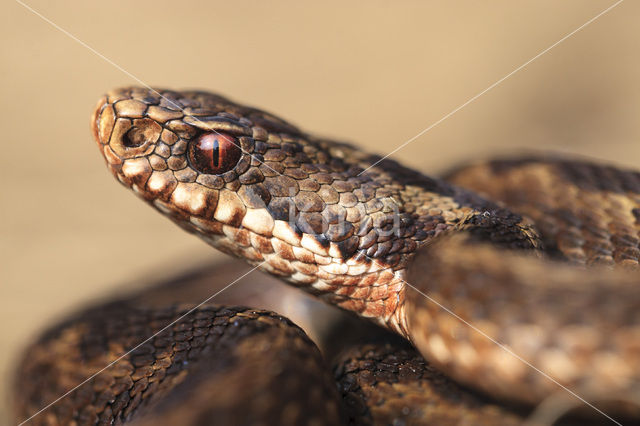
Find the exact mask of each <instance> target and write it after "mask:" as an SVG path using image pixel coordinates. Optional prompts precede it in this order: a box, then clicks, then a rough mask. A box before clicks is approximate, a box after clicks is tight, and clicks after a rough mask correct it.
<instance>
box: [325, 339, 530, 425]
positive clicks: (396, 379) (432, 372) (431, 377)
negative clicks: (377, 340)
mask: <svg viewBox="0 0 640 426" xmlns="http://www.w3.org/2000/svg"><path fill="white" fill-rule="evenodd" d="M334 374H335V377H336V380H337V382H338V386H339V389H340V392H341V393H342V395H343V398H344V401H345V409H346V412H347V417H348V423H349V424H353V425H391V424H394V425H395V424H412V425H496V424H500V425H520V424H522V423H523V422H524V420H525V418H524V417H523V416H522V413H519V412H517V411H514V410H513V409H509V408H504V407H500V406H499V405H496V404H495V403H492V402H490V401H487V400H486V398H483V397H481V396H478V395H474V394H473V393H471V392H469V391H468V390H465V389H463V388H461V387H460V386H458V385H457V384H456V383H454V382H453V381H451V379H449V378H447V377H446V376H444V375H443V374H442V373H440V372H439V371H438V370H436V369H435V368H433V367H432V366H431V365H429V364H428V363H427V362H426V361H425V360H424V358H422V357H421V356H420V354H419V353H418V352H416V350H415V349H413V348H412V347H411V346H409V345H408V344H402V343H386V344H364V345H361V346H355V347H352V348H350V349H349V350H348V351H346V352H345V353H343V354H342V355H341V356H340V357H339V358H338V360H337V367H336V368H335V369H334Z"/></svg>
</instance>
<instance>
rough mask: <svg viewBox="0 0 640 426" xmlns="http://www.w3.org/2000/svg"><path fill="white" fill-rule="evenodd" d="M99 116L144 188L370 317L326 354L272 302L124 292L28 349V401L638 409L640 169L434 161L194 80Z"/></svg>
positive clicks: (375, 410)
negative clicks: (362, 336) (371, 146)
mask: <svg viewBox="0 0 640 426" xmlns="http://www.w3.org/2000/svg"><path fill="white" fill-rule="evenodd" d="M91 129H92V132H93V136H94V139H95V141H96V143H97V146H98V149H99V151H100V153H101V154H102V156H103V158H104V160H105V163H106V166H107V168H108V170H109V171H110V172H111V174H113V176H114V177H115V178H116V179H117V180H118V181H119V182H120V183H121V184H122V185H124V186H125V187H126V188H128V189H130V190H131V191H132V192H133V193H134V194H135V195H137V196H138V197H139V198H141V199H142V200H144V201H145V202H146V203H148V204H149V205H151V206H152V207H153V208H154V209H156V210H157V211H159V212H160V213H161V214H163V215H164V216H166V217H167V218H169V219H170V220H171V221H172V222H174V223H175V224H177V225H178V226H180V227H181V228H183V229H184V230H186V231H187V232H189V233H191V234H194V235H196V236H198V237H199V238H201V239H202V240H204V241H205V242H206V243H208V244H209V245H211V246H213V247H215V248H216V249H218V250H220V251H222V252H224V253H226V254H229V255H231V256H232V257H235V258H239V259H241V260H243V261H245V262H247V263H248V264H249V265H251V267H252V268H251V269H250V271H252V270H254V269H258V270H260V271H263V272H266V273H267V274H268V275H271V276H275V277H276V278H277V279H278V280H280V281H283V282H286V283H288V284H289V285H291V286H293V287H295V288H296V289H300V290H302V291H304V292H306V293H308V294H310V295H312V296H314V297H315V298H317V299H319V300H321V301H323V302H325V303H328V304H330V305H333V306H337V307H338V308H340V309H341V310H343V311H347V312H350V313H353V314H352V315H348V316H347V319H346V320H345V321H346V322H345V323H344V324H343V325H341V326H338V327H337V329H336V330H335V331H334V335H348V334H352V335H353V334H354V333H355V334H357V333H358V332H357V330H358V329H359V327H360V326H359V325H354V324H359V323H361V322H362V320H361V319H362V318H364V319H366V320H368V321H367V323H368V324H369V325H367V327H370V329H368V330H369V331H368V332H367V333H368V336H369V338H368V340H366V341H365V340H361V341H360V342H359V343H358V344H356V345H352V346H351V347H345V348H343V349H344V350H343V352H342V354H341V355H340V356H338V357H337V358H336V359H334V360H333V361H334V364H333V369H331V368H329V367H328V364H329V362H331V360H327V359H325V357H324V356H323V354H322V352H321V351H320V350H319V349H318V348H317V347H316V345H315V344H314V342H313V341H312V340H310V339H309V338H308V337H307V335H306V334H305V333H304V331H303V330H302V329H300V328H299V327H298V326H296V325H295V324H294V323H292V322H291V321H290V320H288V319H287V318H285V317H283V316H282V315H279V314H277V313H275V312H271V311H268V310H260V309H255V308H250V307H243V306H224V305H215V304H210V303H206V304H200V305H197V306H196V307H192V306H185V305H184V304H178V303H174V304H171V303H169V304H168V305H167V306H164V307H158V306H147V305H146V304H145V303H144V300H143V299H144V298H143V297H141V296H140V295H137V296H136V297H133V296H129V297H121V298H119V299H116V300H112V301H109V302H106V303H102V304H98V305H96V306H92V307H91V308H88V309H85V310H82V311H80V312H78V313H76V314H74V315H72V316H71V317H69V318H67V319H65V320H64V321H62V322H61V323H60V324H57V325H55V326H53V327H51V328H50V329H49V330H47V331H46V332H45V333H43V335H41V336H40V337H39V338H38V339H36V340H35V341H34V342H33V343H32V344H31V345H30V346H29V347H28V348H27V349H26V351H25V355H24V356H23V358H22V361H21V363H20V366H19V367H18V368H17V374H16V377H17V378H18V379H17V380H16V385H15V392H14V393H15V396H14V402H15V404H14V406H15V407H16V410H15V411H16V413H17V414H16V418H17V419H19V420H20V421H22V420H24V419H27V420H28V421H29V422H31V423H33V424H47V425H61V424H74V425H80V424H122V423H128V422H133V423H135V424H317V425H320V424H524V423H525V422H526V421H530V419H531V417H530V416H531V413H532V412H534V413H536V412H538V411H536V408H535V407H541V406H545V407H552V406H554V405H553V404H554V401H558V400H563V401H566V400H567V399H568V400H571V401H572V403H571V404H569V405H570V406H571V407H573V408H575V410H573V408H572V410H573V411H575V413H574V414H575V415H577V416H578V417H580V416H584V418H587V417H592V418H593V419H595V421H596V424H605V422H613V424H615V422H617V420H615V419H616V418H618V417H617V416H620V417H619V418H629V419H636V421H637V419H638V418H640V408H639V406H638V403H637V402H638V399H639V398H640V288H639V287H638V283H637V281H638V277H639V274H638V270H639V269H640V268H639V266H638V262H639V261H640V239H639V235H640V173H638V172H636V171H632V170H626V169H622V168H619V167H614V166H610V165H606V164H601V163H599V162H597V161H594V160H589V159H576V158H568V157H564V156H558V155H548V154H541V155H533V156H526V157H504V158H499V159H493V160H477V161H473V162H471V163H469V164H467V165H463V166H460V167H458V168H456V169H453V170H451V171H449V172H448V173H446V174H445V175H444V176H443V177H442V178H436V177H430V176H428V175H426V174H423V173H421V172H420V171H417V170H413V169H411V168H408V167H405V166H403V165H401V164H399V163H398V162H396V161H393V160H391V159H388V158H386V157H380V156H378V155H375V154H370V153H366V152H364V151H362V150H361V149H359V148H357V147H356V146H354V145H351V144H348V143H343V142H338V141H333V140H329V139H326V138H321V137H316V136H314V135H311V134H308V133H306V132H304V131H302V130H300V129H299V128H298V127H296V126H294V125H293V124H290V123H289V122H287V121H285V120H284V119H282V118H279V117H277V116H276V115H273V114H271V113H268V112H265V111H263V110H260V109H256V108H253V107H249V106H245V105H242V104H239V103H236V102H234V101H231V100H229V99H227V98H225V97H223V96H220V95H217V94H213V93H210V92H206V91H197V90H185V91H175V90H168V89H151V88H145V87H126V88H120V89H115V90H112V91H110V92H108V93H107V94H106V95H104V96H103V97H102V98H101V99H100V100H99V102H98V104H97V106H96V107H95V110H94V112H93V114H92V117H91ZM440 149H444V147H441V148H440ZM427 155H429V156H437V155H438V153H437V150H434V151H432V152H429V153H428V154H427ZM115 208H116V207H115V206H114V209H115ZM132 226H134V225H132ZM161 249H162V248H159V250H161ZM127 252H129V253H127ZM131 253H136V255H138V254H139V253H137V251H136V248H135V247H130V248H125V250H124V253H123V255H130V254H131ZM148 255H152V254H149V253H148ZM116 267H117V266H116ZM221 268H224V266H222V267H221ZM217 274H218V273H216V272H214V273H212V276H211V277H210V278H209V281H210V282H211V283H213V282H215V280H216V275H217ZM256 281H257V282H256V285H259V284H260V283H259V279H256ZM223 284H224V283H223ZM173 285H174V287H173V291H174V293H176V294H178V293H179V292H180V288H181V287H180V285H181V284H180V283H174V284H173ZM221 285H222V284H221ZM150 294H152V293H146V294H145V296H149V295H150ZM168 299H171V297H169V298H168ZM207 301H209V300H207ZM169 302H171V300H169ZM318 321H320V320H318ZM105 366H106V367H105ZM94 373H95V374H94ZM92 374H93V375H92ZM87 377H89V379H87ZM65 392H66V393H65ZM60 395H64V397H63V398H59V399H56V398H58V397H60ZM563 398H564V399H563ZM52 401H53V402H52ZM43 407H44V409H43ZM562 415H564V414H560V415H559V417H562ZM528 418H529V420H527V419H528ZM555 420H557V419H554V420H551V421H549V424H551V423H552V422H553V421H555ZM599 422H602V423H599ZM578 424H580V423H578Z"/></svg>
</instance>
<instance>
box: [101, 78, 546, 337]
mask: <svg viewBox="0 0 640 426" xmlns="http://www.w3.org/2000/svg"><path fill="white" fill-rule="evenodd" d="M159 93H160V95H161V96H160V95H159V94H158V93H154V92H152V91H149V90H146V89H140V88H125V89H118V90H114V91H112V92H110V93H108V94H107V95H106V96H105V97H104V98H103V99H102V100H101V101H100V102H99V104H98V107H97V108H96V111H95V113H94V117H93V119H92V124H93V129H94V133H95V137H96V141H97V142H98V146H99V147H100V150H101V151H102V153H103V155H104V157H105V159H106V161H107V165H108V167H109V169H110V170H111V172H112V173H113V174H114V175H115V176H116V177H117V178H118V179H119V180H120V181H121V182H122V183H123V184H124V185H126V186H128V187H130V188H131V189H133V190H134V191H135V192H136V193H137V194H138V195H140V196H141V197H142V198H144V199H145V200H147V201H149V202H150V203H152V204H153V205H154V206H155V207H156V208H157V209H159V210H160V211H162V212H163V213H164V214H166V215H168V216H169V217H170V218H172V219H173V220H174V221H175V222H176V223H177V224H178V225H180V226H181V227H183V228H184V229H186V230H187V231H189V232H193V233H196V234H198V235H199V236H200V237H201V238H203V239H204V240H205V241H207V242H208V243H210V244H211V245H213V246H214V247H216V248H218V249H220V250H222V251H225V252H227V253H230V254H233V255H235V256H238V257H240V258H243V259H245V260H247V261H249V262H251V263H254V264H258V263H260V262H265V263H264V264H263V265H261V268H262V269H264V270H267V271H268V272H270V273H272V274H275V275H277V276H280V277H282V278H283V279H285V280H287V281H289V282H291V283H293V284H294V285H296V286H299V287H302V288H304V289H305V290H307V291H309V292H311V293H312V294H315V295H319V296H321V297H322V298H323V299H325V300H327V301H328V302H330V303H334V304H337V305H339V306H341V307H343V308H345V309H348V310H352V311H355V312H357V313H359V314H361V315H363V316H366V317H370V318H374V319H375V320H377V321H378V322H380V323H382V324H385V325H387V326H389V327H390V328H392V329H395V330H397V331H399V332H400V333H404V334H406V324H405V323H406V319H405V318H404V314H403V303H404V302H403V301H404V289H403V287H404V286H403V283H402V281H401V280H400V278H401V276H402V275H403V273H404V270H405V268H406V264H407V261H408V259H409V258H410V256H411V255H412V254H413V252H414V251H415V250H416V248H417V247H419V246H420V245H421V244H422V243H424V242H425V241H427V240H428V239H429V238H431V237H433V236H435V235H437V234H439V233H441V232H443V231H445V230H447V229H451V228H454V227H457V226H461V224H462V223H465V224H466V226H475V225H474V223H475V222H474V221H473V220H471V219H472V218H473V216H474V215H478V214H481V213H482V214H488V215H490V216H491V217H503V218H505V219H506V218H509V219H508V220H510V222H512V223H513V224H520V222H521V218H520V216H518V215H515V214H513V213H510V212H508V211H506V210H504V209H501V208H500V207H498V206H497V205H495V204H493V203H492V202H489V201H486V200H484V199H482V198H480V197H478V196H476V195H474V194H473V193H470V192H467V191H464V190H462V189H460V188H456V187H453V186H451V185H449V184H447V183H445V182H443V181H439V180H434V179H431V178H429V177H427V176H424V175H422V174H420V173H417V172H415V171H413V170H410V169H406V168H404V167H402V166H400V165H399V164H397V163H395V162H393V161H390V160H385V161H383V162H381V163H380V164H378V165H376V167H374V168H372V169H371V170H368V171H367V172H366V173H362V172H363V171H364V168H365V167H368V166H369V165H370V164H372V163H373V162H375V161H376V160H377V159H378V158H377V157H375V156H372V155H369V154H366V153H363V152H361V151H359V150H357V149H355V148H353V147H352V146H350V145H347V144H342V143H338V142H334V141H328V140H321V139H317V138H314V137H312V136H309V135H307V134H305V133H304V132H302V131H300V130H298V129H297V128H295V127H294V126H292V125H290V124H288V123H286V122H284V121H283V120H280V119H278V118H276V117H274V116H273V115H271V114H268V113H265V112H263V111H259V110H257V109H254V108H249V107H245V106H241V105H238V104H236V103H233V102H231V101H229V100H227V99H225V98H223V97H220V96H217V95H213V94H209V93H205V92H173V91H167V90H161V91H160V92H159ZM132 132H133V134H134V136H135V137H134V138H133V139H135V140H137V141H138V142H139V143H136V144H134V145H135V146H130V145H131V144H130V143H128V142H127V141H129V140H130V139H131V133H132ZM203 132H205V133H206V132H223V133H225V134H227V135H232V136H234V137H235V138H236V140H237V142H238V144H239V146H240V147H241V148H242V151H243V155H242V156H241V158H240V160H239V162H238V163H237V165H236V166H235V167H234V168H232V169H231V170H229V171H227V172H224V173H221V174H220V175H210V174H204V173H200V172H198V170H197V169H196V168H194V165H192V164H190V162H189V159H188V158H187V155H186V151H187V148H188V146H189V144H190V143H191V141H193V140H194V138H196V137H197V136H198V135H200V134H202V133H203ZM482 222H483V225H481V226H485V227H486V226H490V225H491V224H495V223H496V221H492V220H483V221H482ZM514 229H515V228H514ZM524 233H525V234H527V233H526V232H524ZM531 235H533V234H531ZM527 238H529V237H527ZM533 238H534V239H535V237H533Z"/></svg>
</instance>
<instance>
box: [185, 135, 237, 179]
mask: <svg viewBox="0 0 640 426" xmlns="http://www.w3.org/2000/svg"><path fill="white" fill-rule="evenodd" d="M188 155H189V161H190V162H191V165H192V166H193V167H194V168H195V169H196V170H198V171H199V172H201V173H206V174H211V175H219V174H221V173H224V172H227V171H229V170H231V169H232V168H233V167H234V166H235V165H236V164H238V161H239V160H240V156H241V155H242V150H240V145H239V144H238V141H236V139H235V138H234V137H232V136H229V135H226V134H223V133H205V134H203V135H200V136H198V137H197V138H196V139H195V140H193V141H192V142H191V144H190V145H189V153H188Z"/></svg>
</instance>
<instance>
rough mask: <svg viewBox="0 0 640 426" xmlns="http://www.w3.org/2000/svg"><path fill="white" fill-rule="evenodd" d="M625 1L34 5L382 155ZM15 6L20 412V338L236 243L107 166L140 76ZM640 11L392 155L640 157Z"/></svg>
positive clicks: (7, 149) (6, 188)
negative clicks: (97, 130)
mask: <svg viewBox="0 0 640 426" xmlns="http://www.w3.org/2000/svg"><path fill="white" fill-rule="evenodd" d="M613 3H614V1H611V0H597V1H596V0H591V1H586V0H571V1H570V0H564V1H562V2H557V1H540V0H536V1H519V2H513V1H509V0H504V1H491V2H476V1H456V2H444V1H443V2H405V3H399V2H368V3H367V6H365V4H364V3H344V2H322V3H321V4H322V6H320V5H312V6H309V5H302V4H300V3H299V2H275V3H273V2H272V3H269V4H268V5H267V4H266V2H257V1H256V2H230V1H226V2H206V3H205V2H193V3H189V2H164V3H163V2H157V1H154V2H151V1H138V2H135V3H131V2H125V1H109V2H101V3H100V4H97V5H96V4H94V3H93V2H74V3H71V2H65V3H59V2H58V3H56V4H53V3H51V2H45V1H39V0H38V1H36V0H31V1H29V2H28V4H29V5H30V6H32V7H33V8H34V9H36V10H37V11H38V12H40V13H41V14H42V15H44V16H46V17H47V18H48V19H50V20H51V21H53V22H55V23H56V24H58V25H60V26H61V27H62V28H64V29H66V30H68V31H69V32H70V33H72V34H73V35H74V36H76V37H77V38H78V39H80V40H82V41H83V42H85V43H87V44H88V45H90V46H91V47H93V48H94V49H95V50H96V51H98V52H100V53H101V54H103V55H104V56H106V57H107V58H109V59H111V60H112V61H114V62H115V63H117V64H118V65H120V66H121V67H122V68H124V69H125V70H127V71H128V72H130V73H132V74H133V75H135V76H137V77H139V78H140V79H142V80H143V81H145V82H146V83H148V84H151V85H158V86H165V87H171V88H185V87H192V88H193V87H196V88H204V89H211V90H215V91H218V92H220V93H223V94H226V95H228V96H230V97H232V98H234V99H237V100H239V101H243V102H246V103H249V104H253V105H256V106H259V107H262V108H265V109H267V110H269V111H272V112H275V113H277V114H279V115H282V116H283V117H285V118H287V119H289V120H291V121H292V122H294V123H296V124H299V125H300V126H302V127H304V128H305V129H309V130H311V131H314V132H317V133H321V134H323V135H327V136H334V137H337V138H341V139H344V140H350V141H354V142H357V143H358V144H360V145H361V146H363V147H364V148H366V149H368V150H372V151H376V152H378V153H381V154H385V153H387V152H389V151H391V150H392V149H394V148H396V147H397V146H398V145H399V144H401V143H403V142H404V141H406V140H407V139H409V138H411V137H412V136H414V135H415V134H416V133H418V132H420V131H421V130H423V129H424V128H426V127H427V126H430V125H431V124H433V123H434V122H436V121H437V120H439V119H440V118H442V117H443V116H444V115H446V114H447V113H449V112H450V111H452V110H453V109H454V108H456V107H458V106H459V105H461V104H462V103H464V102H466V101H467V100H468V99H470V98H471V97H473V96H474V95H476V94H477V93H479V92H481V91H482V90H484V89H485V88H487V87H488V86H490V85H491V84H493V83H494V82H495V81H497V80H498V79H500V78H502V77H503V76H505V75H506V74H508V73H510V72H511V71H513V70H514V69H515V68H517V67H518V66H520V65H521V64H523V63H524V62H526V61H527V60H529V59H530V58H532V57H533V56H535V55H537V54H538V53H539V52H541V51H542V50H543V49H545V48H547V47H549V46H550V45H552V44H553V43H555V42H556V41H558V40H559V39H561V38H562V37H564V36H565V35H566V34H568V33H570V32H571V31H573V30H574V29H576V28H577V27H579V26H580V25H582V24H583V23H585V22H586V21H588V20H589V19H591V18H593V17H594V16H595V15H597V14H598V13H599V12H601V11H602V10H604V9H606V8H607V7H608V6H610V5H612V4H613ZM0 15H1V16H2V17H1V18H0V22H1V23H2V25H1V26H0V31H1V33H2V37H1V42H0V43H1V46H2V62H1V78H0V87H1V90H2V101H1V103H0V108H1V114H0V117H1V120H2V121H1V124H2V140H1V142H0V143H1V144H2V151H1V154H0V173H1V174H2V176H1V179H2V186H1V188H2V192H1V198H0V203H1V204H0V205H1V210H0V212H1V220H0V258H1V259H2V261H1V262H2V263H1V265H0V271H1V272H0V283H1V287H0V307H1V309H0V333H1V336H2V341H1V343H0V348H2V349H1V350H0V374H1V377H2V379H1V384H2V392H0V400H2V404H3V405H1V406H0V410H1V411H6V405H4V401H5V399H6V390H7V388H8V387H9V379H8V378H9V377H10V375H11V372H12V366H14V365H15V362H16V357H17V356H18V354H19V350H20V348H21V347H22V346H23V345H24V344H25V343H26V342H27V341H28V340H29V339H30V338H33V336H34V335H35V334H36V333H37V332H38V331H39V330H42V329H43V327H45V326H46V325H47V324H51V323H52V322H53V321H55V320H56V319H59V318H60V317H61V316H63V315H64V314H65V313H66V312H68V311H69V310H71V309H74V308H77V307H79V306H82V305H83V304H86V303H87V302H88V301H90V300H95V299H97V298H100V297H105V296H107V295H111V294H114V293H116V292H119V291H122V290H123V289H124V288H126V287H128V283H142V282H145V281H149V280H153V279H156V278H157V277H162V276H165V275H168V274H173V273H174V272H176V271H180V270H185V269H188V268H190V267H191V266H192V265H194V264H197V263H202V262H205V261H211V260H212V259H217V258H219V256H220V255H218V254H217V253H216V252H215V251H213V250H212V249H209V248H208V247H207V246H205V245H204V243H201V242H200V241H198V240H197V239H195V238H193V237H191V236H189V235H187V234H185V233H183V232H182V231H181V230H179V229H178V228H177V227H175V226H173V225H171V224H170V223H169V222H168V221H167V220H166V219H164V218H162V217H161V216H160V215H158V214H157V213H155V212H154V211H153V210H152V209H150V208H149V207H147V206H146V205H144V204H143V203H141V202H139V201H138V200H137V199H136V198H135V197H134V196H133V195H132V194H130V193H127V191H125V190H123V188H122V187H120V185H118V184H117V183H116V182H115V181H114V179H113V178H112V177H111V176H110V175H109V174H108V173H107V171H106V169H105V167H104V166H103V164H102V160H101V158H100V156H99V155H98V152H97V150H96V148H95V146H94V143H93V142H92V141H91V137H90V132H89V115H90V113H91V110H92V108H93V106H94V104H95V102H96V100H97V99H98V98H99V96H100V95H101V94H102V93H103V92H104V91H105V90H107V89H109V88H111V87H113V86H121V85H130V84H134V83H135V81H134V80H133V79H132V78H131V77H130V76H128V75H126V74H125V73H123V72H122V71H120V70H118V69H117V68H116V67H114V66H113V65H112V64H109V63H108V62H106V61H105V60H103V59H101V58H100V57H98V56H97V55H96V54H95V53H92V52H91V51H90V50H88V49H87V48H86V47H83V46H82V45H80V44H79V43H77V42H76V41H74V40H72V39H71V38H69V37H68V36H67V35H65V34H63V33H62V32H60V31H59V30H57V29H55V28H53V27H52V26H51V25H49V24H48V23H46V22H45V21H43V20H42V19H41V18H40V17H38V16H36V15H34V14H33V13H32V12H30V11H29V10H27V9H25V8H24V7H23V6H21V5H20V4H19V3H16V2H13V1H6V2H3V3H2V6H0ZM638 16H640V3H638V2H632V1H627V2H624V3H622V4H620V5H619V6H618V7H616V8H615V9H613V10H612V11H611V12H610V13H608V14H606V15H604V16H603V17H601V18H600V19H598V20H597V21H595V22H593V23H592V24H591V25H589V26H588V27H586V28H585V29H584V30H582V31H580V32H579V33H577V34H575V35H574V36H573V37H571V38H569V39H568V40H566V41H564V42H563V43H562V44H560V45H558V46H557V47H556V48H554V49H553V50H551V51H550V52H548V53H547V54H545V55H544V56H542V57H540V58H539V59H538V60H536V61H535V62H533V63H531V64H530V65H528V66H527V67H526V68H524V69H523V70H521V71H520V72H518V73H516V74H515V75H513V76H512V77H511V78H509V79H508V80H506V81H504V82H503V83H502V84H500V85H499V86H497V87H495V88H494V89H492V90H491V91H489V92H488V93H486V94H485V95H484V96H482V97H480V98H479V99H477V100H476V101H475V102H473V103H472V104H470V105H468V106H467V107H466V108H464V109H462V110H461V111H459V112H458V113H456V114H455V115H453V116H452V117H450V118H449V119H447V120H446V121H444V122H442V123H441V124H439V125H438V126H436V127H435V128H433V129H432V130H430V131H429V132H427V133H426V134H425V135H423V136H422V137H420V138H419V139H417V140H415V141H414V142H412V143H411V144H409V145H408V146H407V147H406V148H404V149H402V150H400V151H399V152H397V154H395V155H394V157H395V158H396V159H398V160H400V161H403V162H405V163H406V164H409V165H411V166H414V167H416V168H419V169H421V170H424V171H427V172H431V173H436V172H438V171H441V170H443V169H445V168H447V167H448V166H451V165H453V164H455V162H457V161H462V160H465V159H471V158H476V157H478V156H489V155H492V154H495V153H500V152H505V151H508V152H513V151H518V150H522V149H555V150H561V151H568V152H576V153H581V154H585V155H589V156H594V157H600V158H603V159H606V160H609V161H612V162H615V163H619V164H622V165H627V166H634V167H640V156H639V155H640V143H639V141H640V125H639V124H638V117H640V26H638V25H637V22H638ZM0 423H4V422H3V418H2V417H0Z"/></svg>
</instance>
